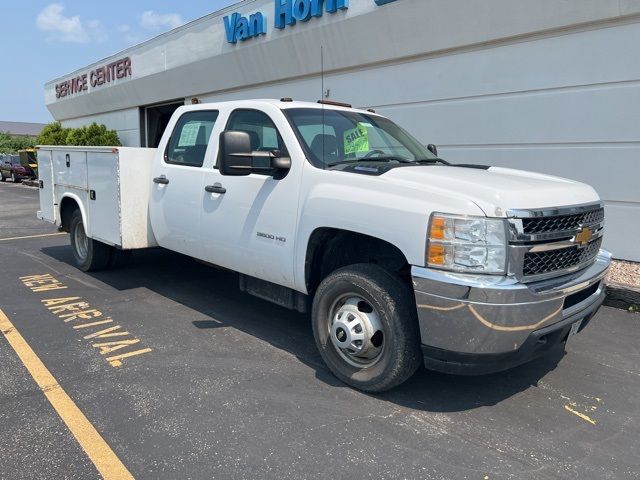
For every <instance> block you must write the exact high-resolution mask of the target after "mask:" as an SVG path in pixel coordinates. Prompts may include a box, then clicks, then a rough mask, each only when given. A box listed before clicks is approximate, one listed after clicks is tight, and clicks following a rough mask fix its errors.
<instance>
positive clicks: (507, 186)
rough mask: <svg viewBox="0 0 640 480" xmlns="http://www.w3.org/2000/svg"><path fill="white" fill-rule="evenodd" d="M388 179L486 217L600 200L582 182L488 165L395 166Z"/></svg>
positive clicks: (386, 174) (592, 190)
mask: <svg viewBox="0 0 640 480" xmlns="http://www.w3.org/2000/svg"><path fill="white" fill-rule="evenodd" d="M384 178H385V180H387V181H392V182H396V183H398V184H403V185H404V186H406V187H408V188H412V189H419V190H423V191H425V192H433V193H438V194H439V195H449V196H451V197H455V198H457V199H466V200H469V201H472V202H473V203H475V204H476V205H478V207H480V208H481V209H482V210H483V211H484V213H485V214H486V215H487V216H489V217H504V216H506V210H507V209H533V208H547V207H560V206H567V205H579V204H584V203H591V202H597V201H599V197H598V194H597V193H596V191H595V190H594V189H593V188H592V187H590V186H589V185H586V184H584V183H580V182H576V181H573V180H568V179H566V178H560V177H554V176H551V175H544V174H541V173H534V172H527V171H523V170H514V169H510V168H501V167H491V168H489V169H488V170H484V169H478V168H464V167H449V166H427V165H424V166H416V167H400V168H394V169H392V170H390V171H389V172H387V173H385V174H384Z"/></svg>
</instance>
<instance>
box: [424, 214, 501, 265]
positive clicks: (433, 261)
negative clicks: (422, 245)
mask: <svg viewBox="0 0 640 480" xmlns="http://www.w3.org/2000/svg"><path fill="white" fill-rule="evenodd" d="M506 264H507V240H506V227H505V223H504V221H503V220H501V219H498V218H485V217H463V216H457V215H446V214H441V213H434V214H432V215H431V221H430V223H429V239H428V242H427V266H429V267H433V268H440V269H443V270H452V271H456V272H470V273H494V274H498V273H501V274H504V273H505V272H506Z"/></svg>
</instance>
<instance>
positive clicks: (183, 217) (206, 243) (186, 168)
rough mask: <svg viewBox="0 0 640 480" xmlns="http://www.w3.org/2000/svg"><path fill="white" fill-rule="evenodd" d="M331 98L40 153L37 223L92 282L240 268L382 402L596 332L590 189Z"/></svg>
mask: <svg viewBox="0 0 640 480" xmlns="http://www.w3.org/2000/svg"><path fill="white" fill-rule="evenodd" d="M327 103H328V102H323V103H322V104H319V103H318V104H316V103H306V102H294V101H292V100H291V99H287V98H285V99H282V100H247V101H234V102H224V103H211V104H200V105H193V106H184V107H180V108H179V109H178V110H177V111H176V112H175V113H174V115H173V117H172V119H171V121H170V123H169V125H168V127H167V129H166V131H165V133H164V136H163V137H162V141H161V142H160V146H159V148H157V149H146V148H124V147H114V148H111V147H107V148H105V147H51V146H41V147H39V149H40V150H39V155H38V160H39V174H40V188H41V190H40V208H41V210H40V211H39V217H40V218H43V219H45V220H48V221H50V222H55V223H56V224H57V225H59V227H60V228H61V229H62V230H64V231H68V232H70V234H71V245H72V248H73V254H74V257H75V260H76V262H77V265H78V267H79V268H80V269H82V270H85V271H86V270H95V269H101V268H107V267H108V266H110V265H111V264H112V263H113V262H114V261H118V260H119V259H121V257H123V256H124V254H125V253H126V252H127V251H130V250H132V249H138V248H146V247H152V246H158V245H159V246H161V247H164V248H167V249H170V250H174V251H177V252H181V253H183V254H186V255H190V256H192V257H195V258H197V259H199V260H202V261H205V262H208V263H211V264H215V265H219V266H221V267H224V268H227V269H231V270H234V271H237V272H238V273H239V284H240V288H241V289H242V290H244V291H246V292H248V293H250V294H254V295H257V296H259V297H261V298H263V299H266V300H270V301H272V302H275V303H277V304H280V305H282V306H285V307H288V308H291V309H297V310H299V311H301V312H307V311H308V310H310V311H311V316H312V325H313V333H314V337H315V341H316V345H317V347H318V349H319V350H320V353H321V355H322V357H323V359H324V361H325V362H326V364H327V366H328V367H329V368H330V369H331V371H332V372H333V373H334V374H335V375H336V376H337V377H338V378H340V379H341V380H343V381H344V382H345V383H347V384H349V385H352V386H354V387H356V388H358V389H361V390H365V391H372V392H377V391H383V390H387V389H390V388H392V387H394V386H396V385H399V384H400V383H402V382H404V381H405V380H407V379H408V378H409V377H410V376H411V375H412V374H413V373H414V372H415V371H416V369H418V367H419V366H420V365H421V364H422V363H424V364H425V365H426V366H427V367H428V368H430V369H434V370H439V371H443V372H451V373H457V374H483V373H489V372H495V371H499V370H504V369H507V368H510V367H513V366H515V365H519V364H521V363H524V362H527V361H529V360H531V359H533V358H535V357H537V356H539V355H541V354H543V353H545V352H547V351H549V350H550V349H551V348H553V347H556V346H561V345H564V343H565V342H566V341H567V339H569V338H570V337H571V336H572V335H573V334H575V333H577V332H578V331H579V330H582V329H583V328H584V327H585V326H586V324H587V323H588V322H589V320H590V319H591V317H592V316H593V315H594V313H595V312H596V310H597V309H598V308H599V306H600V304H601V303H602V300H603V297H604V284H603V283H604V280H603V279H604V276H605V273H606V271H607V268H608V266H609V263H610V258H611V256H610V254H609V253H608V252H606V251H604V250H601V249H600V247H601V243H602V235H603V229H604V208H603V203H602V202H601V201H600V199H599V197H598V195H597V194H596V192H595V191H594V190H593V189H592V188H591V187H589V186H587V185H584V184H581V183H578V182H574V181H571V180H566V179H562V178H556V177H551V176H548V175H541V174H538V173H531V172H524V171H518V170H511V169H505V168H494V167H483V166H477V165H451V164H449V163H447V162H446V161H444V160H442V159H441V158H439V157H438V156H437V149H436V148H435V146H433V145H429V146H428V147H427V148H425V147H424V146H423V145H422V144H421V143H420V142H418V141H417V140H415V139H414V138H412V137H411V135H409V134H408V133H407V132H406V131H405V130H403V129H402V128H400V127H399V126H397V125H396V124H394V123H393V122H392V121H390V120H389V119H387V118H385V117H383V116H380V115H377V114H376V113H375V112H373V111H372V110H369V111H364V110H357V109H353V108H350V107H349V106H343V105H338V104H335V103H331V104H327ZM560 348H562V347H560Z"/></svg>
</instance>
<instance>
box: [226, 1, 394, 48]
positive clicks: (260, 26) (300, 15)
mask: <svg viewBox="0 0 640 480" xmlns="http://www.w3.org/2000/svg"><path fill="white" fill-rule="evenodd" d="M395 1H396V0H374V2H375V4H376V5H378V6H381V5H385V4H387V3H392V2H395ZM274 7H275V10H274V17H275V21H274V22H273V26H274V27H275V28H277V29H280V30H282V29H284V28H286V27H287V26H289V25H295V23H296V22H308V21H309V20H311V18H312V17H321V16H322V15H323V13H324V12H327V13H336V12H337V11H338V10H346V9H348V8H349V0H274ZM223 20H224V30H225V33H226V36H227V42H229V43H237V42H238V40H240V41H245V40H249V39H250V38H254V37H258V36H260V35H265V34H266V33H267V16H266V14H264V13H263V12H256V13H254V14H252V15H249V16H248V17H246V16H244V15H241V14H239V13H237V12H236V13H232V14H231V15H230V16H229V15H228V16H226V17H224V19H223Z"/></svg>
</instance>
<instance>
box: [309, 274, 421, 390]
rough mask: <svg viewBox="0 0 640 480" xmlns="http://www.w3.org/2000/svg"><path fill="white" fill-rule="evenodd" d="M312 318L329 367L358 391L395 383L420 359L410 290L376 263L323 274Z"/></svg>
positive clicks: (417, 363)
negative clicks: (325, 275)
mask: <svg viewBox="0 0 640 480" xmlns="http://www.w3.org/2000/svg"><path fill="white" fill-rule="evenodd" d="M312 322H313V334H314V337H315V340H316V345H317V347H318V350H319V351H320V354H321V355H322V358H323V360H324V361H325V363H326V364H327V366H328V367H329V369H330V370H331V371H332V372H333V373H334V375H336V377H338V378H339V379H340V380H342V381H343V382H345V383H346V384H348V385H351V386H353V387H355V388H357V389H359V390H363V391H367V392H382V391H385V390H389V389H391V388H393V387H396V386H398V385H400V384H401V383H403V382H404V381H405V380H407V379H408V378H409V377H411V375H413V373H415V371H416V370H417V369H418V367H419V366H420V364H421V362H422V355H421V350H420V333H419V329H418V320H417V314H416V308H415V301H414V300H413V296H412V295H411V291H410V289H409V287H407V286H406V285H405V284H404V283H403V282H402V281H401V280H400V279H399V278H398V277H396V276H395V275H393V274H391V273H389V272H387V271H386V270H384V269H382V268H381V267H379V266H377V265H371V264H358V265H351V266H348V267H344V268H341V269H339V270H336V271H335V272H333V273H331V274H330V275H329V276H328V277H327V278H325V279H324V280H323V281H322V283H321V284H320V286H319V287H318V290H317V292H316V295H315V297H314V300H313V311H312Z"/></svg>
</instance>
